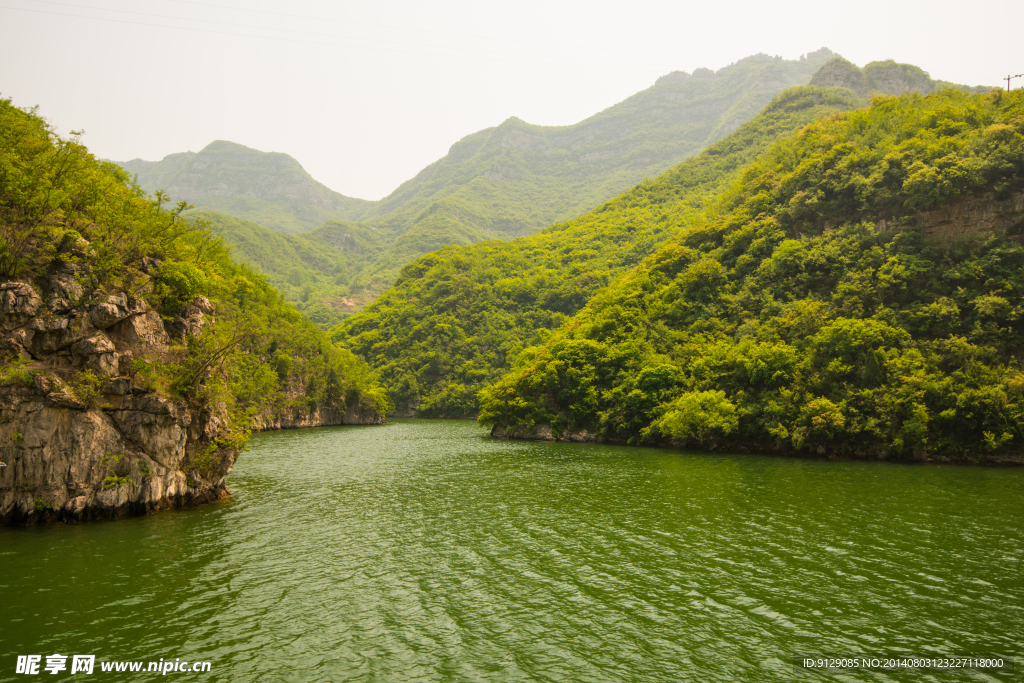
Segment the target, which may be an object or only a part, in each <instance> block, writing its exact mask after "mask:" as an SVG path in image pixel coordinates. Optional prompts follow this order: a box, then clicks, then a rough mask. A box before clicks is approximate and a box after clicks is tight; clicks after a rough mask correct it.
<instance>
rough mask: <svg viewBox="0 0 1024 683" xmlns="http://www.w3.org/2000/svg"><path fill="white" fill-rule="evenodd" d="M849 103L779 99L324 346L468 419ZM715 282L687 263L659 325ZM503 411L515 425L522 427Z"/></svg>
mask: <svg viewBox="0 0 1024 683" xmlns="http://www.w3.org/2000/svg"><path fill="white" fill-rule="evenodd" d="M855 104H857V100H856V98H854V97H853V96H852V94H851V93H850V92H849V91H846V90H840V89H835V88H833V89H823V88H814V87H800V88H792V89H790V90H787V91H786V92H785V93H783V94H782V95H780V96H778V97H776V98H775V99H774V100H772V102H771V103H770V104H769V106H768V107H767V109H765V111H764V112H763V113H762V114H760V115H759V116H757V117H755V118H754V119H753V120H751V121H750V122H748V123H747V124H745V125H743V126H742V127H741V128H740V129H739V130H737V131H734V132H733V133H732V134H730V135H728V136H726V137H725V138H723V139H722V140H721V141H719V142H717V143H716V144H714V145H712V146H711V147H709V148H708V149H707V150H705V152H704V153H702V154H701V155H700V156H698V157H696V158H693V159H690V160H688V161H686V162H684V163H682V164H680V165H679V166H677V167H676V168H674V169H672V170H670V171H667V172H666V173H664V174H662V175H660V176H658V177H657V178H656V179H654V180H647V181H644V182H643V183H641V184H640V185H638V186H637V187H635V188H633V189H632V190H630V191H628V192H626V193H624V194H622V195H620V196H619V197H617V198H616V199H614V200H612V201H610V202H607V203H606V204H604V205H602V206H600V207H598V208H597V209H595V210H593V211H591V212H590V213H588V214H586V215H584V216H581V217H580V218H577V219H575V220H573V221H569V222H566V223H561V224H557V225H553V226H551V227H550V228H548V229H546V230H545V231H543V232H541V233H539V234H537V235H532V236H530V237H525V238H520V239H516V240H512V241H510V242H484V243H480V244H476V245H473V246H469V247H448V248H445V249H442V250H440V251H438V252H435V253H433V254H428V255H426V256H423V257H421V258H419V259H417V260H416V261H413V262H412V263H410V264H408V265H407V266H405V268H403V269H402V272H401V275H400V276H399V279H398V281H397V283H396V284H395V286H394V287H393V288H392V289H391V290H389V291H387V292H385V293H384V294H383V295H382V296H381V297H380V298H379V299H378V300H377V302H376V303H374V304H373V305H372V306H370V307H369V308H368V309H366V311H364V312H363V313H360V314H358V315H356V316H354V317H352V318H350V319H349V320H348V321H346V322H345V323H344V324H343V325H341V326H339V327H338V328H335V329H334V330H332V337H333V338H334V339H336V340H339V341H341V342H342V343H344V344H346V345H347V346H348V347H349V348H351V349H352V350H353V351H355V352H356V353H358V354H359V355H360V356H362V357H363V358H365V359H367V361H368V362H369V363H370V364H371V365H373V366H374V367H376V368H379V370H380V373H381V377H382V380H383V381H384V383H385V384H386V385H387V387H388V389H389V391H390V394H391V398H392V400H393V401H394V403H395V405H396V406H397V408H398V410H399V411H409V412H415V413H416V414H419V415H430V416H446V417H461V416H469V415H475V414H477V411H478V410H479V408H478V404H477V401H476V394H477V392H479V391H480V390H481V389H483V388H484V387H486V386H488V385H489V384H491V383H492V382H494V381H495V380H496V379H497V378H498V377H499V376H500V375H501V374H503V373H504V372H506V371H507V370H508V369H509V368H510V367H511V366H512V362H513V360H514V359H515V358H516V356H517V355H518V354H519V353H520V352H521V351H523V350H524V349H527V348H529V347H532V346H536V345H538V344H542V343H544V342H545V341H546V340H547V339H548V337H549V336H550V334H551V331H552V330H554V329H557V328H558V327H559V326H561V325H562V323H563V322H564V321H565V319H566V317H567V316H571V315H573V314H575V313H576V312H577V311H579V310H580V309H582V308H583V306H584V305H585V304H586V303H587V301H588V300H589V299H590V298H591V297H592V296H593V295H594V294H595V293H597V292H598V291H600V290H601V289H602V288H603V287H605V286H606V285H607V284H608V282H610V281H611V280H612V279H614V278H615V277H617V276H618V275H620V274H621V273H623V272H625V271H626V270H627V269H629V268H633V267H635V266H636V265H637V264H639V263H640V262H641V261H642V260H643V259H644V258H645V257H648V256H649V255H650V254H651V253H652V252H655V251H656V250H657V249H658V247H659V245H663V244H664V243H665V242H666V240H668V239H669V237H670V236H672V235H674V234H676V233H677V232H678V231H679V230H681V229H682V228H683V227H684V226H685V225H686V224H687V222H688V221H690V220H692V219H693V218H694V217H695V216H697V215H698V212H699V210H700V209H702V208H703V207H705V206H706V205H707V204H708V203H710V202H712V201H713V200H714V199H715V197H716V196H717V194H718V193H719V192H721V191H722V189H724V188H726V187H728V185H729V184H730V183H731V182H733V181H734V180H735V179H736V177H737V176H738V174H739V172H740V171H741V170H742V168H743V167H744V166H745V165H747V164H749V163H750V162H751V161H753V160H754V159H755V158H756V157H757V155H758V154H760V153H761V152H762V151H764V150H765V149H767V148H768V147H769V146H770V145H771V144H772V143H773V142H774V141H775V140H776V139H777V138H778V137H779V136H783V135H788V134H790V133H792V132H793V131H794V130H797V129H798V128H800V127H801V126H803V125H805V124H807V123H809V122H811V121H813V120H815V119H817V118H820V117H821V116H825V115H828V114H832V113H835V112H836V111H839V110H841V109H847V108H850V107H852V106H854V105H855ZM737 248H740V247H737ZM654 258H655V259H661V261H660V262H661V263H662V265H661V266H658V265H657V264H655V265H653V266H652V267H653V268H654V269H655V270H658V268H662V269H663V270H665V271H666V272H667V271H668V270H671V274H672V275H673V276H675V275H676V274H677V273H678V272H679V271H680V270H683V269H685V268H686V267H687V266H690V265H691V263H693V262H694V261H697V260H698V259H699V258H701V254H699V253H697V252H696V251H694V250H693V249H692V248H689V247H684V246H681V245H671V246H667V247H665V249H664V250H663V251H662V252H660V253H659V254H658V256H656V257H654ZM659 272H660V271H659ZM727 275H728V273H727V272H726V271H725V270H723V269H722V266H721V265H720V264H719V263H718V262H717V261H714V260H707V261H704V262H701V263H695V264H694V265H693V270H692V271H691V272H690V273H689V275H686V276H683V278H684V279H681V280H680V281H679V282H678V284H677V290H676V291H675V292H674V293H673V294H672V295H671V296H670V297H669V298H670V299H671V300H669V301H667V304H668V305H672V306H675V307H676V309H674V312H673V315H676V316H677V317H680V318H682V317H685V316H687V315H690V311H691V310H696V308H695V307H699V306H706V305H712V304H713V303H714V302H715V301H716V300H717V295H718V292H719V290H720V288H721V287H722V286H724V285H725V283H726V280H727ZM687 278H688V279H687ZM691 294H694V295H698V296H699V297H702V298H700V299H699V300H698V299H693V300H691V299H690V298H688V297H689V296H690V295H691ZM666 296H669V295H666ZM702 310H703V309H702ZM629 311H630V308H629V306H628V305H624V306H623V307H622V308H621V313H622V315H623V316H625V318H626V319H625V320H616V319H613V318H612V317H611V314H610V312H608V311H606V312H605V314H606V317H605V318H604V322H603V324H604V325H605V329H606V334H607V335H614V334H616V333H617V331H618V330H624V329H627V328H628V325H629V324H630V320H629V317H630V316H631V313H630V312H629ZM590 400H591V399H586V400H584V399H579V400H576V399H574V400H573V401H571V404H572V405H577V404H578V407H577V408H575V409H572V410H570V409H569V408H568V407H567V408H566V409H567V410H570V413H573V412H575V413H578V414H583V412H585V408H584V406H585V405H590V404H588V403H587V401H590ZM580 401H583V402H582V403H581V402H580ZM510 405H511V406H513V407H512V408H510V410H513V409H514V410H513V412H514V414H515V415H516V416H517V417H516V418H515V419H516V420H523V421H525V422H529V421H530V420H531V419H533V418H532V417H531V414H529V411H527V412H526V413H522V414H521V415H520V412H521V411H519V412H516V411H518V408H515V405H516V404H514V403H512V404H510ZM623 419H626V418H623ZM525 422H524V424H525ZM517 424H518V423H517Z"/></svg>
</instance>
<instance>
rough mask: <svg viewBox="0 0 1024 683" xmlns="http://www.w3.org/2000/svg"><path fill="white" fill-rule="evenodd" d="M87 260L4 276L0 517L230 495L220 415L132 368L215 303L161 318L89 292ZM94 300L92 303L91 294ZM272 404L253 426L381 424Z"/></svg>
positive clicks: (162, 505)
mask: <svg viewBox="0 0 1024 683" xmlns="http://www.w3.org/2000/svg"><path fill="white" fill-rule="evenodd" d="M78 268H79V267H78V266H74V265H65V266H63V267H61V268H58V269H57V270H55V271H54V272H52V273H51V274H50V276H49V278H48V281H42V282H41V281H40V279H39V278H36V279H35V280H31V281H29V280H18V281H9V282H3V283H0V358H3V359H5V360H4V363H3V367H2V369H0V462H3V464H4V465H5V466H3V467H0V523H2V524H25V523H34V522H41V521H78V520H83V519H95V518H104V517H118V516H124V515H133V514H145V513H148V512H152V511H156V510H161V509H166V508H176V507H190V506H195V505H201V504H205V503H209V502H213V501H216V500H219V499H221V498H223V497H225V496H226V495H228V493H229V492H228V489H227V487H226V486H225V483H224V479H225V476H226V475H227V474H228V472H230V470H231V468H232V466H233V465H234V463H235V459H236V457H237V456H238V452H239V449H238V448H233V447H225V445H224V444H225V443H233V442H236V441H237V440H236V439H226V438H222V437H223V436H224V434H222V431H223V430H224V429H225V427H226V423H227V420H226V419H225V416H223V415H218V414H217V412H218V411H217V409H216V408H214V409H213V410H212V411H211V410H210V409H209V407H208V406H202V405H189V404H187V403H185V402H183V401H178V400H173V399H171V398H168V397H166V396H162V395H161V394H160V392H158V391H156V390H154V389H153V388H152V387H148V386H147V385H146V382H145V381H144V379H143V378H142V376H140V375H139V374H138V373H137V372H136V369H135V366H134V365H133V364H134V362H135V361H136V360H140V359H149V360H154V359H156V360H159V359H161V358H165V357H167V356H168V354H169V352H170V350H171V348H172V347H173V345H174V344H175V343H179V344H180V343H183V342H184V341H185V340H186V338H187V336H188V335H201V334H202V330H203V328H204V326H205V325H206V324H207V322H208V319H209V318H212V317H214V316H215V315H216V311H215V310H214V307H213V305H212V304H211V303H210V302H209V301H208V300H207V299H205V298H204V297H198V298H197V299H196V300H195V301H194V302H192V304H190V305H188V306H186V307H185V308H184V309H183V310H182V311H181V312H180V315H178V316H177V317H175V318H174V319H172V320H165V319H164V318H162V317H161V316H160V315H159V313H158V312H157V311H155V310H153V309H152V308H151V307H150V306H149V304H147V303H146V301H145V300H144V299H142V298H141V297H135V296H131V295H129V294H127V293H125V292H114V293H111V294H108V295H105V296H100V297H99V298H98V300H97V297H95V296H92V297H88V301H85V302H83V301H82V299H81V294H82V292H81V288H80V286H79V285H78V283H77V278H76V275H77V273H76V271H77V269H78ZM89 301H91V302H92V303H89ZM303 389H304V387H302V386H291V387H289V388H288V390H287V391H286V392H285V396H286V397H290V398H291V400H284V401H279V402H277V403H276V404H275V405H274V406H273V407H268V408H265V409H264V410H263V411H261V413H260V414H258V415H256V416H255V417H254V419H253V423H252V428H253V429H254V430H262V429H281V428H292V427H313V426H321V425H338V424H377V423H380V422H382V421H383V418H382V416H381V415H380V414H379V413H378V412H377V411H375V410H373V409H371V408H369V407H367V406H364V405H362V404H361V403H359V402H358V401H352V402H350V405H349V407H347V408H346V409H344V410H338V409H336V408H332V407H329V406H324V405H316V404H315V403H314V404H311V402H308V401H305V400H302V393H303Z"/></svg>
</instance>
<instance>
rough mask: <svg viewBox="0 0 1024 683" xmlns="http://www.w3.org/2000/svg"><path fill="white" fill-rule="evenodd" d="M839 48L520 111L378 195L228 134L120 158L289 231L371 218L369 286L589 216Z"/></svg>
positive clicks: (214, 206)
mask: <svg viewBox="0 0 1024 683" xmlns="http://www.w3.org/2000/svg"><path fill="white" fill-rule="evenodd" d="M832 54H833V53H832V52H831V51H830V50H829V49H827V48H822V49H821V50H818V51H817V52H812V53H810V54H808V55H807V56H805V57H803V58H801V59H799V60H784V59H782V58H780V57H770V56H768V55H763V54H761V55H754V56H752V57H747V58H744V59H741V60H739V61H737V62H736V63H734V64H731V65H729V66H727V67H724V68H722V69H719V70H718V71H711V70H709V69H697V70H695V71H694V72H693V73H692V74H687V73H685V72H680V71H676V72H672V73H670V74H667V75H665V76H662V77H661V78H659V79H658V80H657V82H656V83H655V84H654V85H653V86H652V87H650V88H648V89H647V90H644V91H642V92H639V93H637V94H635V95H633V96H631V97H629V98H627V99H626V100H624V101H623V102H620V103H618V104H616V105H613V106H611V107H609V108H608V109H605V110H604V111H602V112H600V113H598V114H595V115H594V116H591V117H589V118H587V119H585V120H584V121H581V122H579V123H577V124H573V125H570V126H535V125H532V124H529V123H527V122H525V121H522V120H521V119H518V118H516V117H511V118H509V119H507V120H506V121H504V122H503V123H501V124H500V125H498V126H495V127H493V128H487V129H484V130H481V131H478V132H476V133H473V134H471V135H468V136H466V137H465V138H463V139H461V140H459V141H458V142H456V143H455V144H453V145H452V147H451V149H450V150H449V153H448V154H447V155H446V156H444V157H443V158H441V159H439V160H438V161H436V162H434V163H433V164H431V165H429V166H428V167H426V168H425V169H423V171H421V172H420V173H418V174H417V175H416V176H415V177H414V178H412V179H410V180H408V181H407V182H405V183H403V184H402V185H401V186H399V187H398V188H397V189H396V190H395V191H394V192H392V193H391V194H390V195H389V196H387V197H385V198H384V199H382V200H380V201H376V202H370V201H366V200H361V199H354V198H350V197H346V196H344V195H342V194H339V193H337V192H335V191H333V190H331V189H329V188H327V187H326V186H324V185H322V184H321V183H318V182H317V181H316V180H314V179H313V178H312V177H311V176H310V175H309V174H308V173H307V172H306V171H305V170H304V169H303V168H302V166H301V165H300V164H299V163H298V162H297V161H296V160H295V159H293V158H292V157H290V156H288V155H286V154H280V153H264V152H259V151H257V150H253V149H250V148H248V147H244V146H242V145H238V144H235V143H231V142H226V141H216V142H213V143H211V144H210V145H208V146H207V147H205V148H204V149H203V150H201V151H200V152H186V153H180V154H172V155H169V156H167V157H165V158H164V159H163V160H161V161H156V162H151V161H143V160H139V159H135V160H132V161H129V162H123V163H121V164H120V165H121V166H122V167H124V168H125V169H126V170H128V171H129V172H131V173H135V174H137V175H138V178H139V183H140V185H142V187H143V188H144V189H146V190H147V191H150V192H152V191H155V190H158V189H161V190H164V191H166V192H167V193H168V194H169V195H170V197H171V198H172V199H173V200H178V199H184V200H186V201H188V202H190V203H191V204H194V205H195V206H196V208H197V209H205V210H210V211H218V212H221V213H225V214H228V215H231V216H234V217H236V218H241V219H243V220H247V221H251V222H254V223H258V224H260V225H263V226H264V227H267V228H270V229H272V230H277V231H280V232H292V233H299V232H307V231H311V230H314V229H315V228H317V227H318V226H320V225H321V224H323V223H324V222H326V221H328V220H341V221H346V222H363V223H366V224H367V226H368V227H369V228H371V229H374V230H377V231H380V232H381V233H382V234H381V239H380V240H379V243H380V246H379V247H377V245H372V246H371V245H367V247H369V248H367V249H365V250H364V253H365V256H366V264H365V267H364V268H363V269H362V272H361V284H362V285H363V286H370V287H376V288H379V287H382V286H386V285H387V284H390V281H391V280H392V279H393V277H394V276H395V275H396V274H397V272H398V269H399V268H400V267H401V266H402V265H403V264H404V263H406V262H408V261H409V260H410V259H412V258H415V257H416V256H418V255H420V254H423V253H427V252H430V251H433V250H435V249H438V248H440V247H442V246H445V245H448V244H470V243H473V242H478V241H481V240H486V239H495V238H497V239H509V238H511V237H515V236H519V235H527V234H532V233H534V232H536V231H538V230H540V229H542V228H544V227H546V226H547V225H550V224H551V223H553V222H555V221H557V220H562V219H568V218H572V217H574V216H577V215H579V214H581V213H584V212H586V211H587V210H589V209H590V208H592V207H593V206H595V205H597V204H600V203H601V202H603V201H606V200H607V199H610V198H611V197H613V196H615V195H616V194H618V193H619V192H621V191H623V190H625V189H627V188H629V187H631V186H633V185H635V184H636V183H637V182H639V181H640V180H643V178H645V177H648V176H655V175H657V174H659V173H661V172H662V171H664V170H665V169H667V168H670V167H672V166H673V165H675V164H677V163H679V162H680V161H682V160H683V159H685V158H686V157H688V156H690V155H692V154H695V153H697V152H699V151H700V150H701V149H703V148H704V147H706V146H708V145H709V144H711V143H713V142H715V141H716V140H719V139H721V138H722V137H723V136H724V135H726V134H727V133H729V132H730V131H732V130H735V129H736V128H738V127H739V126H740V125H741V124H742V123H743V122H744V121H747V120H749V119H750V118H752V117H753V116H754V115H756V114H757V113H758V112H759V111H760V110H761V109H762V108H763V107H764V105H765V104H767V103H768V101H769V100H770V99H771V98H772V97H774V96H775V95H777V94H778V93H779V92H781V91H782V90H784V89H786V88H787V87H791V86H794V85H803V84H806V83H807V82H808V80H809V79H810V78H811V76H812V75H813V74H814V72H815V71H816V70H817V69H818V68H819V67H821V66H822V65H823V64H824V63H825V62H826V61H827V60H828V59H829V58H830V57H831V56H832ZM372 241H373V242H378V240H372Z"/></svg>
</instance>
